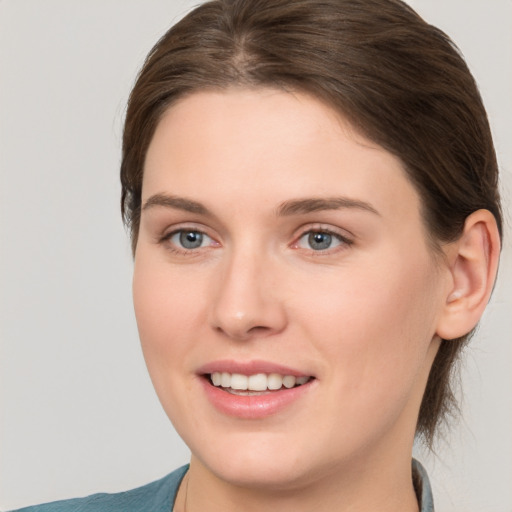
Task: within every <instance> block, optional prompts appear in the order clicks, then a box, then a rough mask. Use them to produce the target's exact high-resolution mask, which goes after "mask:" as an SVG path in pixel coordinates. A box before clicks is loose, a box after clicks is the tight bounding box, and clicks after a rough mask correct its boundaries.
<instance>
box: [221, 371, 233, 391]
mask: <svg viewBox="0 0 512 512" xmlns="http://www.w3.org/2000/svg"><path fill="white" fill-rule="evenodd" d="M220 385H221V386H222V387H223V388H230V387H231V374H230V373H227V372H222V375H221V381H220Z"/></svg>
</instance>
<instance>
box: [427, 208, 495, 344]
mask: <svg viewBox="0 0 512 512" xmlns="http://www.w3.org/2000/svg"><path fill="white" fill-rule="evenodd" d="M452 245H453V247H452V250H451V251H450V255H449V269H450V274H451V287H450V289H449V290H448V293H447V294H446V299H445V303H444V306H443V310H442V312H441V316H440V318H439V322H438V328H437V331H436V332H437V334H438V335H439V336H440V337H441V338H443V339H445V340H450V339H455V338H459V337H461V336H464V335H465V334H467V333H468V332H470V331H471V330H472V329H473V328H474V327H475V326H476V324H477V323H478V321H479V320H480V317H481V316H482V314H483V312H484V309H485V307H486V305H487V302H488V301H489V298H490V296H491V292H492V289H493V286H494V281H495V279H496V273H497V269H498V260H499V253H500V237H499V233H498V228H497V225H496V220H495V218H494V216H493V215H492V213H491V212H489V211H488V210H478V211H476V212H473V213H472V214H471V215H469V216H468V218H467V219H466V222H465V224H464V230H463V233H462V235H461V237H460V238H459V239H458V240H457V241H456V242H454V243H453V244H452Z"/></svg>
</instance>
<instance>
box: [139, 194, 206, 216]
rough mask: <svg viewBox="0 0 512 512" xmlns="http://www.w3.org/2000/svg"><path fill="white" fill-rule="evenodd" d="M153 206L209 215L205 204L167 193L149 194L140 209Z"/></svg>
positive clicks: (147, 208)
mask: <svg viewBox="0 0 512 512" xmlns="http://www.w3.org/2000/svg"><path fill="white" fill-rule="evenodd" d="M155 206H164V207H166V208H174V209H176V210H183V211H185V212H190V213H197V214H199V215H211V213H210V211H209V210H208V208H206V206H204V205H202V204H201V203H198V202H197V201H192V199H185V198H184V197H177V196H171V195H167V194H155V195H153V196H151V197H150V198H149V199H148V200H147V201H146V202H145V203H144V206H143V207H142V210H149V209H150V208H153V207H155Z"/></svg>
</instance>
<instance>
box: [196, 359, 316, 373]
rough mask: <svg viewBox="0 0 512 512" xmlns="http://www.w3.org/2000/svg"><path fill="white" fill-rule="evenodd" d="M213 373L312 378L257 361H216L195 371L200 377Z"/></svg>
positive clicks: (279, 365) (285, 367) (288, 368)
mask: <svg viewBox="0 0 512 512" xmlns="http://www.w3.org/2000/svg"><path fill="white" fill-rule="evenodd" d="M214 372H227V373H239V374H241V375H256V374H257V373H266V374H270V373H278V374H279V375H293V376H294V377H306V376H307V377H311V376H312V375H311V374H310V373H304V372H303V371H300V370H297V369H295V368H290V367H289V366H285V365H282V364H277V363H272V362H270V361H263V360H257V359H255V360H252V361H234V360H230V359H223V360H217V361H212V362H210V363H206V364H205V365H203V366H201V367H200V368H199V369H198V370H197V373H198V374H200V375H205V374H211V373H214Z"/></svg>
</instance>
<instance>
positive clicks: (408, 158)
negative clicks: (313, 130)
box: [121, 0, 502, 445]
mask: <svg viewBox="0 0 512 512" xmlns="http://www.w3.org/2000/svg"><path fill="white" fill-rule="evenodd" d="M232 86H243V87H273V88H279V89H285V90H290V91H302V92H307V93H309V94H311V95H313V96H314V97H316V98H319V99H321V100H322V101H325V102H326V103H328V104H329V105H330V106H331V107H332V108H334V109H335V110H336V111H338V112H339V113H340V114H341V115H343V116H344V117H345V118H347V119H348V120H349V121H350V122H351V123H352V124H353V125H354V127H355V128H356V129H358V130H359V131H360V132H361V133H362V134H364V135H365V136H367V137H368V138H369V139H371V140H372V141H374V142H375V143H377V144H379V145H381V146H382V147H383V148H385V149H386V150H388V151H390V152H391V153H393V154H394V155H396V156H398V157H399V158H400V159H401V161H402V162H403V165H404V169H405V171H406V173H407V175H408V177H409V179H410V180H411V182H412V183H413V185H414V186H415V188H416V190H417V191H418V193H419V195H420V197H421V200H422V208H423V211H422V214H423V219H424V222H425V226H426V228H427V229H426V231H427V233H428V236H429V241H430V242H431V245H432V247H433V248H434V250H436V248H437V249H439V247H440V246H441V244H442V243H444V242H448V241H453V240H456V239H457V238H458V236H459V235H460V234H461V232H462V229H463V226H464V221H465V219H466V217H467V216H468V215H469V214H471V213H472V212H474V211H476V210H478V209H481V208H485V209H488V210H490V211H491V212H492V213H493V214H494V216H495V218H496V221H497V224H498V229H499V231H500V234H502V220H501V219H502V216H501V208H500V199H499V192H498V165H497V162H496V156H495V151H494V146H493V142H492V137H491V132H490V128H489V123H488V120H487V115H486V112H485V109H484V106H483V104H482V100H481V98H480V94H479V92H478V89H477V86H476V83H475V81H474V79H473V77H472V75H471V73H470V72H469V70H468V68H467V66H466V64H465V62H464V59H463V58H462V56H461V55H460V53H459V51H458V50H457V48H456V47H455V46H454V44H453V43H452V42H451V41H450V39H449V38H448V37H447V36H446V35H445V34H444V33H443V32H441V31H440V30H439V29H437V28H435V27H433V26H431V25H429V24H427V23H426V22H425V21H424V20H422V19H421V18H420V17H419V16H418V15H417V14H416V13H415V12H414V11H413V10H412V9H411V8H410V7H408V6H407V5H406V4H404V3H403V2H401V1H400V0H294V1H292V2H291V1H290V0H213V1H210V2H206V3H204V4H203V5H201V6H199V7H198V8H196V9H195V10H194V11H192V12H191V13H189V14H188V15H187V16H186V17H185V18H183V19H182V20H181V21H180V22H178V23H177V24H176V25H175V26H173V27H172V28H171V29H170V30H169V31H168V32H167V33H166V34H165V35H164V36H163V37H162V38H161V39H160V41H158V43H157V44H156V45H155V47H154V48H153V49H152V50H151V52H150V54H149V55H148V57H147V59H146V62H145V63H144V66H143V68H142V70H141V72H140V74H139V77H138V79H137V81H136V84H135V86H134V88H133V91H132V93H131V96H130V100H129V103H128V109H127V114H126V121H125V129H124V137H123V154H122V163H121V183H122V199H121V205H122V213H123V217H124V220H125V222H126V224H127V225H128V226H129V227H130V230H131V237H132V249H133V251H134V252H135V250H136V245H137V235H138V230H139V221H140V210H141V191H142V177H143V172H144V160H145V155H146V151H147V149H148V146H149V143H150V141H151V139H152V137H153V134H154V131H155V129H156V126H157V124H158V122H159V120H160V118H161V116H162V114H163V113H164V112H165V111H166V110H167V109H168V108H169V106H170V105H171V104H172V103H174V102H176V101H177V100H178V99H180V98H182V97H184V96H185V95H187V94H190V93H191V92H194V91H197V90H204V89H225V88H227V87H232ZM468 337H469V334H468V335H467V336H464V337H462V338H459V339H456V340H450V341H443V342H442V343H441V347H440V349H439V352H438V354H437V356H436V359H435V361H434V364H433V367H432V370H431V373H430V376H429V379H428V383H427V387H426V391H425V395H424V397H423V402H422V404H421V408H420V413H419V419H418V424H417V434H419V435H421V436H423V438H424V439H425V440H426V442H427V443H428V444H429V445H431V444H432V441H433V439H434V433H435V431H436V428H437V427H438V425H439V424H440V423H441V421H442V420H443V419H444V418H445V417H446V416H447V414H449V413H450V412H451V411H453V410H454V409H456V405H457V404H456V401H455V400H454V396H453V393H452V388H451V385H450V380H451V379H450V377H451V373H452V369H453V366H454V363H455V361H456V360H457V357H458V355H459V353H460V351H461V349H462V347H463V346H464V344H465V343H466V342H467V340H468Z"/></svg>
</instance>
